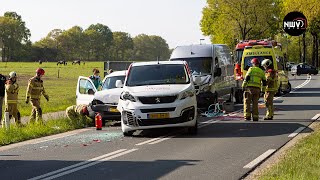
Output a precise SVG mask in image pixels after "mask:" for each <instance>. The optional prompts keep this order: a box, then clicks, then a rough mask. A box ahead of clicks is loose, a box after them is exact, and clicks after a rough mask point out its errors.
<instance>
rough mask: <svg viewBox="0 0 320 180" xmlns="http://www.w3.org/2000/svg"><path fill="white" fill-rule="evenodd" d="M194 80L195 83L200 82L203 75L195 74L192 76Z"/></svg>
mask: <svg viewBox="0 0 320 180" xmlns="http://www.w3.org/2000/svg"><path fill="white" fill-rule="evenodd" d="M192 80H193V83H194V84H200V82H201V77H199V76H193V77H192Z"/></svg>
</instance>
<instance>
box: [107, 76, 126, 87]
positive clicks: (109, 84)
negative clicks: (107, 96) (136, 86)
mask: <svg viewBox="0 0 320 180" xmlns="http://www.w3.org/2000/svg"><path fill="white" fill-rule="evenodd" d="M125 78H126V76H112V77H107V78H106V80H105V81H104V83H103V86H102V90H105V89H113V88H117V87H116V81H117V80H121V81H122V84H123V82H124V79H125Z"/></svg>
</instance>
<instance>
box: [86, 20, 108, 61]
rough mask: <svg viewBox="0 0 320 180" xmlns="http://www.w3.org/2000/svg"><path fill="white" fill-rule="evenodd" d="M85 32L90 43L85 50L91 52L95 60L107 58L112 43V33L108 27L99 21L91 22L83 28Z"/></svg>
mask: <svg viewBox="0 0 320 180" xmlns="http://www.w3.org/2000/svg"><path fill="white" fill-rule="evenodd" d="M85 34H86V38H87V39H88V40H89V44H90V46H87V47H89V48H90V49H89V50H88V49H87V52H88V51H89V52H92V53H93V55H94V56H95V59H96V60H108V59H109V58H110V48H111V46H112V43H113V34H112V32H111V30H110V29H109V27H108V26H106V25H103V24H99V23H98V24H92V25H90V26H89V28H88V29H86V30H85Z"/></svg>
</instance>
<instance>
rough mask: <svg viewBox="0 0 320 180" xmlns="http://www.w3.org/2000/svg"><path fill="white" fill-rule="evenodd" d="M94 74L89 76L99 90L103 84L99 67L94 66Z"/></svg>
mask: <svg viewBox="0 0 320 180" xmlns="http://www.w3.org/2000/svg"><path fill="white" fill-rule="evenodd" d="M92 72H93V75H91V76H89V78H90V79H91V80H92V82H93V84H94V86H95V87H96V89H97V90H100V88H101V86H102V82H101V78H100V76H99V74H100V71H99V69H97V68H94V69H93V70H92Z"/></svg>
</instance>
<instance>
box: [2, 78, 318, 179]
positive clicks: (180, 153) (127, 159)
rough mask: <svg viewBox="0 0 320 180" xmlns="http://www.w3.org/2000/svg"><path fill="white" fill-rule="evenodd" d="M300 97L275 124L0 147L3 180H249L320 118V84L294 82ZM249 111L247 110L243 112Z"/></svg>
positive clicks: (233, 123) (73, 137)
mask: <svg viewBox="0 0 320 180" xmlns="http://www.w3.org/2000/svg"><path fill="white" fill-rule="evenodd" d="M291 84H292V87H293V88H294V87H297V88H296V89H294V91H293V92H291V93H290V94H287V95H285V96H283V97H280V98H277V99H275V101H274V102H275V106H276V110H277V111H276V114H275V119H274V120H272V121H263V120H262V117H263V116H264V109H262V108H261V109H260V121H259V122H246V121H243V120H242V119H241V118H237V117H238V116H242V113H241V112H240V111H237V112H235V113H233V115H235V116H233V117H227V118H215V119H212V118H200V122H199V133H198V135H195V136H190V135H187V134H185V132H186V131H185V129H161V130H148V131H140V132H136V133H135V135H134V137H123V136H122V132H121V129H120V127H108V128H104V129H103V130H102V131H96V130H95V129H94V128H87V129H82V130H77V131H72V132H68V133H64V134H60V135H55V136H50V137H45V138H41V139H36V140H31V141H27V142H23V143H17V144H13V145H9V146H4V147H0V178H1V179H77V180H80V179H241V178H242V177H243V176H244V175H245V174H247V173H248V172H250V171H251V170H252V169H253V168H254V167H255V166H256V165H257V164H258V163H259V162H261V160H263V159H264V158H266V157H268V156H269V155H271V154H272V153H273V152H275V151H276V150H277V149H279V148H280V147H282V146H283V145H284V144H285V143H287V142H288V141H290V140H291V139H292V138H293V137H294V136H295V135H296V134H294V132H298V131H301V130H302V129H304V128H307V129H306V130H307V132H311V129H309V128H308V127H307V126H308V125H309V124H310V123H311V122H312V121H313V120H311V119H312V118H313V117H314V116H315V115H316V114H318V113H320V105H319V102H320V93H319V92H320V76H312V77H311V78H307V76H300V77H296V78H295V79H291ZM236 108H237V109H241V105H239V106H237V107H236Z"/></svg>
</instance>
